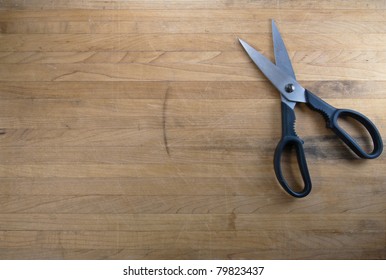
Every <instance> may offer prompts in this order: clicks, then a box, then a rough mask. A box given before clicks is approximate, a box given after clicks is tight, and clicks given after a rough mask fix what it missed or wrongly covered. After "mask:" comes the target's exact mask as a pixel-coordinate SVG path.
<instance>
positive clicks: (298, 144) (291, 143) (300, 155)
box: [273, 136, 312, 198]
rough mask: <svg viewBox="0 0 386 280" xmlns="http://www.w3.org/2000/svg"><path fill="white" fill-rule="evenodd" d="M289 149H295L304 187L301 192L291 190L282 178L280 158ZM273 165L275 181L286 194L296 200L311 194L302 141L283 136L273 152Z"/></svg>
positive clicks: (297, 138) (294, 137) (295, 137)
mask: <svg viewBox="0 0 386 280" xmlns="http://www.w3.org/2000/svg"><path fill="white" fill-rule="evenodd" d="M290 147H294V148H295V152H296V158H297V162H298V167H299V170H300V173H301V175H302V178H303V183H304V186H303V189H302V190H301V191H295V190H294V189H293V188H291V186H290V185H289V184H288V183H287V181H286V179H285V178H284V176H283V172H282V169H281V158H282V155H283V152H284V150H285V149H288V148H290ZM273 165H274V170H275V174H276V178H277V180H278V181H279V183H280V185H281V186H282V187H283V189H284V190H285V191H286V192H287V193H288V194H290V195H292V196H294V197H297V198H301V197H305V196H307V195H308V194H309V193H310V192H311V188H312V183H311V178H310V174H309V172H308V167H307V161H306V157H305V155H304V149H303V141H302V140H301V139H300V138H299V137H297V136H284V137H283V138H282V139H281V140H280V142H279V143H278V145H277V147H276V150H275V155H274V161H273Z"/></svg>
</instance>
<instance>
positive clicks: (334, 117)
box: [306, 90, 383, 159]
mask: <svg viewBox="0 0 386 280" xmlns="http://www.w3.org/2000/svg"><path fill="white" fill-rule="evenodd" d="M306 97H307V101H308V105H309V106H310V107H311V108H312V109H315V110H317V111H319V112H321V113H322V114H323V116H324V117H325V119H326V123H327V127H329V128H331V130H332V131H333V132H334V133H335V134H336V135H337V136H338V137H339V138H340V139H341V140H342V141H343V142H344V143H345V144H346V145H347V146H348V147H349V148H350V149H351V150H352V151H353V152H354V153H355V154H356V155H358V156H359V157H361V158H365V159H374V158H377V157H379V156H380V155H381V153H382V151H383V142H382V137H381V135H380V133H379V131H378V129H377V127H376V126H375V125H374V124H373V123H372V121H370V120H369V119H368V118H367V117H366V116H364V115H362V114H361V113H359V112H356V111H354V110H348V109H336V108H334V107H333V106H331V105H329V104H328V103H326V102H325V101H323V100H322V99H320V98H319V97H317V96H315V95H314V94H313V93H311V92H310V91H308V90H306ZM341 117H351V118H353V119H354V120H356V121H358V122H359V123H360V124H362V125H363V126H364V128H365V129H366V130H367V131H368V133H369V134H370V136H371V139H372V142H373V150H372V151H371V152H370V153H368V152H366V151H365V150H363V148H362V147H361V146H360V145H359V144H358V143H357V141H355V139H354V138H353V137H351V136H350V135H349V134H348V133H347V132H346V131H345V130H344V129H343V128H341V127H340V126H339V124H338V119H339V118H341Z"/></svg>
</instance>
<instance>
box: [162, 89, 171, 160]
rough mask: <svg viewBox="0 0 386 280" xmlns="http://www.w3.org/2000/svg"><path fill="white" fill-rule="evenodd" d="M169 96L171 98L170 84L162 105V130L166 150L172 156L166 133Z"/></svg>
mask: <svg viewBox="0 0 386 280" xmlns="http://www.w3.org/2000/svg"><path fill="white" fill-rule="evenodd" d="M168 98H169V86H168V88H167V89H166V92H165V97H164V104H163V107H162V130H163V137H164V145H165V150H166V153H167V154H168V156H170V150H169V145H168V137H167V133H166V110H167V104H168Z"/></svg>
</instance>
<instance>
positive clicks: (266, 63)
mask: <svg viewBox="0 0 386 280" xmlns="http://www.w3.org/2000/svg"><path fill="white" fill-rule="evenodd" d="M239 41H240V43H241V45H242V46H243V48H244V49H245V51H246V52H247V53H248V55H249V56H250V58H251V59H252V60H253V62H254V63H255V64H256V65H257V67H258V68H259V69H260V71H261V72H263V74H264V75H265V76H266V77H267V78H268V80H270V81H271V83H272V84H273V85H274V86H275V87H276V88H277V90H278V91H279V92H280V93H281V94H282V95H283V96H284V97H285V98H286V99H288V100H289V101H296V102H303V103H305V102H306V98H305V94H304V88H303V87H302V86H301V85H300V84H299V83H298V82H297V81H296V80H295V79H294V78H292V77H291V76H290V75H288V74H287V73H285V72H283V71H282V70H281V69H280V68H279V67H277V66H276V65H275V64H273V63H272V62H271V61H270V60H269V59H267V58H266V57H265V56H264V55H262V54H261V53H259V52H258V51H257V50H255V49H254V48H252V47H251V46H250V45H248V44H247V43H246V42H245V41H243V40H241V39H239ZM288 84H292V85H294V87H295V88H294V91H293V92H291V93H287V92H286V91H285V87H286V85H288Z"/></svg>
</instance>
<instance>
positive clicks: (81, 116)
mask: <svg viewBox="0 0 386 280" xmlns="http://www.w3.org/2000/svg"><path fill="white" fill-rule="evenodd" d="M0 7H1V9H0V32H1V34H0V258H1V259H42V258H43V259H385V258H386V173H385V169H386V160H385V156H384V155H382V156H381V157H380V158H378V159H376V160H369V161H366V160H359V159H357V158H356V157H355V156H353V155H352V153H350V152H349V151H348V150H347V149H346V148H345V146H344V145H343V144H342V143H341V142H340V141H339V140H338V139H336V137H334V135H333V134H332V133H331V132H330V131H328V130H327V129H326V128H325V125H324V121H323V118H322V117H321V116H319V115H318V114H315V112H312V111H310V110H309V109H308V108H307V107H305V106H299V107H298V108H297V117H298V120H297V127H296V129H297V131H298V134H299V135H300V136H301V137H302V138H303V139H304V140H305V149H306V155H307V160H308V164H309V169H310V173H311V176H312V179H313V185H314V189H313V191H312V193H311V195H310V196H309V197H307V198H305V199H293V198H292V197H289V196H288V195H286V194H285V193H284V192H283V191H282V190H281V188H280V187H279V185H278V183H277V181H276V179H275V176H274V172H273V166H272V157H273V153H274V149H275V147H276V144H277V141H278V140H279V137H280V125H281V124H280V99H279V95H278V93H277V92H276V91H275V90H274V88H273V87H272V86H271V85H270V83H269V82H268V81H267V80H266V79H265V78H264V77H263V75H262V74H261V73H260V72H259V71H258V70H257V69H256V67H255V66H254V65H253V64H252V63H251V61H250V60H249V58H248V57H247V56H246V54H245V53H244V51H243V50H242V48H241V46H240V45H239V43H238V41H237V38H238V37H241V38H243V39H245V40H246V41H248V42H249V43H251V44H252V45H253V46H255V47H256V48H257V49H259V50H260V51H261V52H263V53H264V54H265V55H267V56H268V57H269V58H271V59H272V58H273V50H272V42H271V34H270V32H271V30H270V19H271V18H274V19H275V20H276V21H277V24H278V27H279V29H280V30H281V32H282V35H283V37H284V40H285V42H286V44H287V46H288V48H289V52H290V56H291V58H292V60H293V64H294V68H295V70H296V73H297V77H298V79H299V80H300V81H301V83H302V84H303V85H304V86H306V87H308V88H309V89H310V90H311V91H314V92H315V93H317V94H318V95H319V96H321V97H322V98H324V99H325V100H327V101H328V102H330V103H331V104H333V105H335V106H337V107H347V108H352V109H355V110H358V111H360V112H362V113H364V114H365V115H367V116H369V117H370V118H371V119H372V120H373V121H374V122H375V123H376V125H377V126H378V128H379V129H380V132H381V134H382V136H383V137H385V136H386V115H385V109H384V108H385V107H386V10H385V9H386V4H385V1H370V0H369V1H366V0H356V1H348V0H347V1H332V0H322V1H300V0H295V1H289V0H283V1H280V2H277V1H268V0H259V1H247V0H242V1H225V0H218V1H206V0H205V1H204V0H202V1H177V0H171V1H159V0H152V1H139V0H129V1H117V0H107V1H106V0H103V1H101V0H94V1H76V0H60V1H42V0H31V1H21V0H13V1H12V0H2V1H0ZM356 132H357V136H358V137H359V136H360V135H361V134H360V133H359V132H360V131H356ZM362 138H363V137H362ZM362 138H359V139H360V140H361V141H362V142H364V143H365V144H366V143H367V142H366V139H362ZM288 164H289V166H290V168H292V167H294V165H295V163H294V162H293V160H290V161H289V162H288ZM293 179H294V180H296V176H295V178H293Z"/></svg>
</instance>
